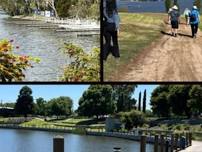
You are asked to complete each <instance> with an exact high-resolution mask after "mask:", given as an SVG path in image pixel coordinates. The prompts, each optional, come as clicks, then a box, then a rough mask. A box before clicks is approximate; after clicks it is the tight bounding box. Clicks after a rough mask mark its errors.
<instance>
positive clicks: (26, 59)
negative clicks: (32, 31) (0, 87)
mask: <svg viewBox="0 0 202 152" xmlns="http://www.w3.org/2000/svg"><path fill="white" fill-rule="evenodd" d="M13 48H14V47H13V46H12V40H11V41H8V40H1V41H0V63H1V64H0V81H3V82H6V81H10V82H11V81H22V80H23V78H24V77H25V75H24V73H23V72H24V70H26V69H27V68H28V67H32V64H31V63H30V61H35V62H40V59H38V58H33V57H31V56H26V55H16V54H13V52H12V51H13ZM16 49H19V46H17V47H16Z"/></svg>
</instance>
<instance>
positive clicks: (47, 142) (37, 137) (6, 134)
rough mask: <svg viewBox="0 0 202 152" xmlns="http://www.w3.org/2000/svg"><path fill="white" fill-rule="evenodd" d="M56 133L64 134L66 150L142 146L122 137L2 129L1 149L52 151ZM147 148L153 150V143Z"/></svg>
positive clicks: (105, 151)
mask: <svg viewBox="0 0 202 152" xmlns="http://www.w3.org/2000/svg"><path fill="white" fill-rule="evenodd" d="M56 135H62V136H64V139H65V152H113V147H121V148H122V152H139V148H140V147H139V142H135V141H131V140H125V139H120V138H112V137H99V136H84V135H75V134H61V133H53V132H42V131H26V130H9V129H0V151H1V152H52V151H53V137H54V136H56ZM146 148H147V152H153V146H152V145H150V144H147V147H146Z"/></svg>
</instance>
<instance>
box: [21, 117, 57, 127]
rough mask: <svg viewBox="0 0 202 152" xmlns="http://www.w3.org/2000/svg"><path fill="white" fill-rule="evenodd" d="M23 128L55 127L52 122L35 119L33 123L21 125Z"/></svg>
mask: <svg viewBox="0 0 202 152" xmlns="http://www.w3.org/2000/svg"><path fill="white" fill-rule="evenodd" d="M21 126H30V127H37V126H38V127H41V126H44V127H45V126H46V127H53V126H54V124H53V123H52V122H46V121H44V120H43V119H40V118H34V119H32V120H31V121H28V122H24V123H21Z"/></svg>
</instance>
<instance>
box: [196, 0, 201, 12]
mask: <svg viewBox="0 0 202 152" xmlns="http://www.w3.org/2000/svg"><path fill="white" fill-rule="evenodd" d="M194 5H196V6H197V8H198V10H199V12H200V10H201V0H195V1H194Z"/></svg>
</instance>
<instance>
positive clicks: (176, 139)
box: [175, 134, 179, 150]
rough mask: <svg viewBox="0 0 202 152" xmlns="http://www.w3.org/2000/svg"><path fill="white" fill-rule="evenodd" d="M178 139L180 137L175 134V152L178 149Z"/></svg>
mask: <svg viewBox="0 0 202 152" xmlns="http://www.w3.org/2000/svg"><path fill="white" fill-rule="evenodd" d="M178 138H179V135H178V134H175V150H177V149H178Z"/></svg>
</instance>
